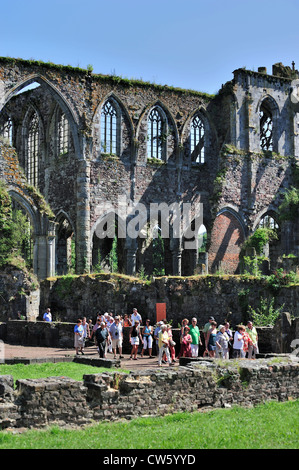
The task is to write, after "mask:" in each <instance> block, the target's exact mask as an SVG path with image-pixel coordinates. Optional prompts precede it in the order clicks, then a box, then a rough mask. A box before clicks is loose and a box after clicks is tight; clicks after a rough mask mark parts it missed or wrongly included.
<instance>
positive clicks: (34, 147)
mask: <svg viewBox="0 0 299 470" xmlns="http://www.w3.org/2000/svg"><path fill="white" fill-rule="evenodd" d="M27 143H28V145H27V165H26V176H27V180H28V182H29V184H32V185H34V186H37V185H38V163H39V162H38V160H39V119H38V115H37V114H36V113H34V114H33V115H32V117H31V119H30V122H29V127H28V141H27Z"/></svg>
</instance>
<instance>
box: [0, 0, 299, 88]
mask: <svg viewBox="0 0 299 470" xmlns="http://www.w3.org/2000/svg"><path fill="white" fill-rule="evenodd" d="M0 12H1V28H0V55H1V56H10V57H21V58H23V59H35V60H43V61H46V62H47V61H51V62H54V63H57V64H64V65H72V66H75V67H77V66H79V67H82V68H86V67H87V65H88V64H91V65H92V66H93V70H94V72H95V73H103V74H116V75H119V76H122V77H126V78H136V79H142V80H145V81H150V82H153V83H158V84H162V85H164V84H167V85H169V86H176V87H181V88H190V89H193V90H198V91H203V92H207V93H215V92H217V90H218V89H219V88H220V87H221V85H222V84H223V83H225V82H226V81H228V80H231V79H232V77H233V75H232V72H233V70H235V69H237V68H239V67H246V68H247V69H250V70H257V69H258V67H259V66H266V67H267V69H268V72H269V73H271V70H272V64H274V63H276V62H282V63H284V64H285V65H290V66H291V63H292V61H293V60H294V61H295V63H296V68H297V69H299V28H298V18H299V0H284V1H282V0H259V1H257V0H150V1H144V0H105V1H104V0H49V1H45V0H14V1H10V2H9V1H4V0H1V9H0Z"/></svg>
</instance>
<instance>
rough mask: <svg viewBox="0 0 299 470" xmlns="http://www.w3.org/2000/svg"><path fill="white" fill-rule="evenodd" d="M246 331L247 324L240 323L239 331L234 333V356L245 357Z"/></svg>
mask: <svg viewBox="0 0 299 470" xmlns="http://www.w3.org/2000/svg"><path fill="white" fill-rule="evenodd" d="M244 332H245V326H243V325H239V326H238V327H237V331H236V332H235V334H234V344H233V349H234V352H233V357H234V358H244V357H245V351H244V350H243V346H244V339H243V333H244Z"/></svg>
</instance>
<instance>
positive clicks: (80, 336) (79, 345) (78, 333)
mask: <svg viewBox="0 0 299 470" xmlns="http://www.w3.org/2000/svg"><path fill="white" fill-rule="evenodd" d="M74 334H75V350H76V355H78V354H79V349H80V352H81V354H84V352H83V346H84V328H83V325H82V320H81V318H79V319H78V320H77V324H76V325H75V328H74Z"/></svg>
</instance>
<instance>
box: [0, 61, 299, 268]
mask: <svg viewBox="0 0 299 470" xmlns="http://www.w3.org/2000/svg"><path fill="white" fill-rule="evenodd" d="M275 70H276V69H275ZM32 82H37V83H38V84H40V87H38V88H36V89H34V90H31V91H27V92H26V93H22V94H21V95H16V93H17V92H18V91H20V90H21V89H22V87H23V86H24V85H27V84H30V83H32ZM291 83H292V82H291V77H290V78H285V77H273V76H269V75H266V74H263V73H254V72H249V71H246V70H243V69H239V70H238V71H235V73H234V79H233V80H232V81H230V82H228V83H227V84H225V85H224V86H223V87H222V88H221V90H220V91H219V93H218V94H217V95H216V96H210V95H207V94H204V93H200V92H196V91H191V90H180V89H176V88H173V87H167V86H160V85H155V84H149V83H143V82H141V81H138V80H126V79H122V78H120V77H114V76H103V75H96V74H91V73H89V72H87V71H84V70H82V69H79V68H72V67H67V66H58V65H55V64H46V63H41V62H34V61H24V60H21V59H9V58H0V93H1V96H0V106H1V113H2V115H1V116H0V121H1V119H2V120H3V119H4V117H5V116H7V115H11V117H12V118H13V120H14V126H15V131H14V134H15V135H14V144H15V146H16V149H17V153H18V156H19V160H20V163H21V165H22V166H24V165H25V161H24V160H25V154H24V142H23V141H24V137H25V134H24V133H25V131H26V119H27V118H28V112H29V111H28V110H29V109H30V107H31V108H32V109H35V110H36V111H37V112H38V114H39V116H40V118H41V122H42V125H41V136H40V144H41V148H42V150H41V160H40V164H39V165H40V187H39V189H40V191H41V193H42V194H43V195H44V197H45V198H46V200H47V202H48V203H49V205H50V206H51V208H52V210H53V211H54V213H55V216H56V217H57V219H59V220H57V221H58V222H59V223H60V222H61V218H62V214H63V216H64V217H65V218H66V219H67V220H68V222H69V224H70V226H71V227H72V232H73V235H72V237H73V238H74V239H75V240H76V271H77V272H78V273H85V272H88V271H89V270H90V268H91V266H92V264H93V253H92V250H93V248H95V247H96V248H97V246H96V242H94V240H93V234H94V231H95V229H96V226H97V223H98V222H99V220H100V219H101V217H102V216H103V215H104V214H105V210H106V209H107V207H110V210H111V207H112V208H114V209H116V208H117V204H118V197H119V196H123V197H125V198H127V200H128V201H133V202H134V203H136V202H138V201H139V202H142V203H143V204H144V205H145V206H146V208H147V209H149V206H150V204H151V203H153V202H156V203H162V202H163V203H166V204H167V205H170V204H172V203H175V202H180V203H181V202H191V203H192V204H193V208H196V207H197V206H198V204H199V203H202V204H203V222H204V224H205V226H206V228H207V230H208V236H209V241H210V243H209V246H208V251H209V269H210V271H212V272H213V271H216V270H217V269H218V268H219V267H220V268H221V267H222V268H223V269H224V270H225V271H227V272H230V273H236V272H238V257H239V253H240V247H241V245H242V243H243V241H244V240H245V238H246V237H247V236H248V234H250V233H251V232H252V230H254V229H255V228H256V226H257V224H258V222H259V220H260V219H261V217H262V216H263V215H264V214H265V213H266V212H268V211H272V212H273V213H274V214H277V207H278V204H279V202H280V196H281V194H282V193H283V191H284V190H285V189H286V188H288V187H290V185H291V179H290V171H291V170H290V168H291V165H292V164H293V163H294V161H293V160H294V159H292V158H289V156H290V155H291V156H294V155H295V156H296V151H295V149H296V148H297V147H296V146H297V143H296V142H295V140H296V139H297V137H296V136H295V134H296V133H295V132H294V125H295V124H294V122H295V121H294V120H295V118H296V115H295V111H296V110H294V109H293V107H292V103H291V100H290V95H289V94H290V87H291ZM107 99H111V100H113V102H114V103H115V105H116V108H117V114H118V121H119V123H120V126H119V131H118V136H117V145H118V151H117V152H116V153H117V155H114V154H113V155H111V154H109V153H105V152H104V151H103V149H101V134H100V130H101V110H102V107H103V105H104V103H105V102H106V101H107ZM264 99H267V100H268V101H269V102H270V103H271V106H272V108H271V109H272V112H273V125H274V128H273V129H274V131H273V132H274V134H273V139H274V140H275V145H274V149H273V150H274V152H270V155H267V154H265V153H263V154H262V153H261V152H260V147H259V138H260V132H259V131H260V130H259V119H260V118H259V116H260V114H259V109H260V105H261V103H262V102H263V100H264ZM154 106H158V107H159V109H161V112H162V113H163V116H164V118H165V122H167V127H166V129H165V135H164V140H165V142H163V148H164V149H165V156H164V157H163V159H162V161H159V162H156V161H153V160H151V159H148V158H147V157H148V156H147V129H148V127H147V126H148V116H149V113H150V111H151V109H152V108H153V107H154ZM58 109H59V110H61V111H62V112H63V113H65V115H66V117H67V119H68V121H69V124H70V129H71V146H70V150H69V152H68V155H64V156H57V155H56V151H55V146H56V145H57V135H56V134H55V116H56V114H55V113H57V110H58ZM2 111H3V112H2ZM197 112H199V113H200V116H201V119H202V120H203V122H204V127H205V162H204V163H202V164H198V163H194V162H192V161H191V156H190V123H191V121H192V118H193V117H194V116H195V114H196V113H197ZM0 124H1V122H0ZM294 139H295V140H294ZM224 144H230V145H231V148H232V147H234V148H235V150H236V152H229V151H224V152H223V145H224ZM227 211H228V212H229V215H228V213H227ZM194 213H195V210H194V209H193V212H192V217H193V216H194ZM192 217H191V219H192ZM233 217H234V218H233ZM296 230H297V228H296ZM282 233H283V235H284V240H283V245H282V247H278V248H277V255H278V254H283V253H282V252H283V250H286V251H288V253H289V252H294V251H296V250H298V243H297V242H296V243H297V244H296V243H295V242H294V240H293V238H294V237H293V230H289V231H282ZM292 237H293V238H292ZM289 239H292V242H291V243H289V242H288V241H289ZM94 243H95V244H94ZM167 243H168V246H167V254H166V255H165V272H166V273H168V274H181V273H184V274H185V275H192V274H193V272H194V260H191V261H190V260H189V254H187V253H184V246H183V237H182V239H181V240H179V241H175V242H173V241H172V240H170V241H169V242H167ZM144 249H145V247H144V244H142V241H140V240H139V241H138V242H137V241H136V242H135V240H133V241H132V240H128V239H127V240H125V242H124V243H123V244H122V246H121V247H120V248H119V250H120V251H122V262H121V264H122V266H121V271H122V272H127V273H129V274H132V273H133V274H134V273H135V272H136V271H138V269H140V267H141V266H142V264H143V262H144V260H146V263H147V264H148V263H149V261H148V260H147V259H146V258H144V257H143V251H142V250H144ZM129 252H130V253H129ZM288 253H286V254H288ZM295 254H296V253H295ZM135 256H136V263H135V262H134V260H135V258H134V257H135ZM192 256H193V257H195V258H196V256H195V254H192ZM192 256H191V258H192ZM129 257H130V259H129ZM166 258H167V259H166ZM128 259H129V261H128ZM148 259H149V257H148ZM181 259H182V266H183V268H182V266H181V264H180V263H181ZM186 259H187V261H186ZM132 260H133V261H132ZM134 263H135V264H134ZM148 267H149V271H150V270H151V266H150V264H148ZM44 271H45V270H44ZM51 273H52V274H54V273H55V268H53V269H52V272H51Z"/></svg>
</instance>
